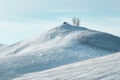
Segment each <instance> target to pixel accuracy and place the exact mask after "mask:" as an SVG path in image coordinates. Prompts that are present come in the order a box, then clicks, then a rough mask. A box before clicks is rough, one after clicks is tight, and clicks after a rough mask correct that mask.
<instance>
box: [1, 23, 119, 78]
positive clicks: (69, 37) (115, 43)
mask: <svg viewBox="0 0 120 80" xmlns="http://www.w3.org/2000/svg"><path fill="white" fill-rule="evenodd" d="M118 51H120V38H119V37H116V36H113V35H111V34H107V33H103V32H98V31H94V30H90V29H87V28H84V27H76V26H72V25H70V24H62V25H60V26H58V27H56V28H53V29H51V30H49V31H47V32H45V33H43V34H41V35H38V36H36V37H33V38H30V39H27V40H23V41H21V42H18V43H15V44H13V45H10V46H7V47H6V48H4V49H2V50H0V80H10V79H13V78H15V77H18V76H21V75H24V74H27V73H31V72H36V71H43V70H46V69H50V68H54V67H58V66H61V65H66V64H70V63H74V62H78V61H83V60H87V59H91V58H95V57H100V56H104V55H108V54H112V53H115V52H118Z"/></svg>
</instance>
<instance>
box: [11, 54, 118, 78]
mask: <svg viewBox="0 0 120 80" xmlns="http://www.w3.org/2000/svg"><path fill="white" fill-rule="evenodd" d="M13 80H120V53H116V54H111V55H108V56H104V57H100V58H95V59H90V60H86V61H82V62H77V63H73V64H69V65H65V66H61V67H57V68H54V69H50V70H46V71H42V72H34V73H29V74H25V75H23V76H21V77H19V78H16V79H13Z"/></svg>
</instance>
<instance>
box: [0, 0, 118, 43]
mask: <svg viewBox="0 0 120 80" xmlns="http://www.w3.org/2000/svg"><path fill="white" fill-rule="evenodd" d="M119 4H120V1H119V0H0V43H5V44H12V43H15V42H18V41H21V40H24V39H26V38H29V37H32V36H35V35H38V34H40V33H41V32H44V31H47V30H48V29H51V28H53V27H56V26H58V25H60V24H61V23H62V22H64V21H68V22H69V23H71V18H72V17H74V16H77V17H80V18H81V21H82V23H81V25H82V26H86V27H87V28H90V29H95V30H99V31H103V32H108V33H111V34H114V35H117V36H120V5H119Z"/></svg>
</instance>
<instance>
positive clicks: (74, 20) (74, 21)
mask: <svg viewBox="0 0 120 80" xmlns="http://www.w3.org/2000/svg"><path fill="white" fill-rule="evenodd" d="M72 22H73V25H74V26H76V22H77V20H76V18H75V17H74V18H72Z"/></svg>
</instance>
